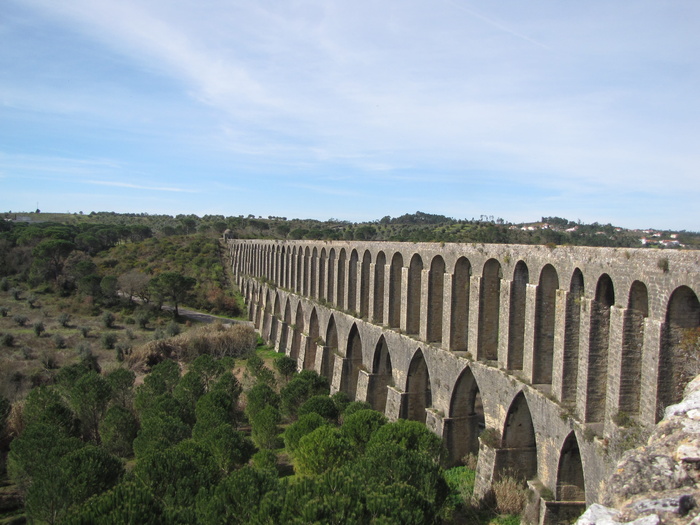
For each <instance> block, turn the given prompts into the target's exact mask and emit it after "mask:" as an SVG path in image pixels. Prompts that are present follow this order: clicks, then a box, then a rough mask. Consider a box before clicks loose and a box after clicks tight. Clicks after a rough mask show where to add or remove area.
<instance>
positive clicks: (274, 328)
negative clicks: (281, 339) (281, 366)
mask: <svg viewBox="0 0 700 525" xmlns="http://www.w3.org/2000/svg"><path fill="white" fill-rule="evenodd" d="M281 317H282V312H281V309H280V297H279V293H276V294H275V300H274V306H273V308H272V320H271V322H270V343H271V344H273V345H276V344H277V338H278V336H279V325H280V319H281Z"/></svg>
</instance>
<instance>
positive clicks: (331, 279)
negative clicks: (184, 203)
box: [326, 248, 336, 304]
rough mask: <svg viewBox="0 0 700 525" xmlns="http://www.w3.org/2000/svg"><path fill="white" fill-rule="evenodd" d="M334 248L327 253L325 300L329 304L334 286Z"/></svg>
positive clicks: (332, 297) (331, 300)
mask: <svg viewBox="0 0 700 525" xmlns="http://www.w3.org/2000/svg"><path fill="white" fill-rule="evenodd" d="M335 267H336V265H335V248H331V249H330V251H329V252H328V284H327V286H328V289H327V290H326V299H327V300H328V302H329V303H331V304H332V303H333V301H334V299H335V296H334V295H333V285H334V284H335Z"/></svg>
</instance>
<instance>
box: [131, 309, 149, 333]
mask: <svg viewBox="0 0 700 525" xmlns="http://www.w3.org/2000/svg"><path fill="white" fill-rule="evenodd" d="M134 320H135V321H136V324H137V325H139V328H143V329H145V328H146V327H147V326H148V322H149V321H150V316H149V315H148V313H146V312H138V313H136V315H134Z"/></svg>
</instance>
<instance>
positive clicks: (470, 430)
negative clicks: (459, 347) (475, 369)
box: [444, 367, 486, 463]
mask: <svg viewBox="0 0 700 525" xmlns="http://www.w3.org/2000/svg"><path fill="white" fill-rule="evenodd" d="M445 424H446V428H445V433H444V435H445V446H446V448H447V450H448V452H449V455H450V463H456V462H458V461H460V460H461V459H462V458H463V457H464V456H466V455H467V454H474V455H478V454H479V439H478V438H479V434H481V431H482V430H483V429H484V427H485V426H486V420H485V419H484V406H483V404H482V402H481V393H480V391H479V385H478V384H477V382H476V378H475V377H474V374H473V373H472V370H471V368H469V367H467V368H465V369H464V370H463V371H462V373H461V374H460V375H459V377H458V378H457V382H456V383H455V387H454V390H453V391H452V399H451V400H450V413H449V417H448V418H447V419H446V420H445Z"/></svg>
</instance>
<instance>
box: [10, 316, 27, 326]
mask: <svg viewBox="0 0 700 525" xmlns="http://www.w3.org/2000/svg"><path fill="white" fill-rule="evenodd" d="M12 320H13V321H14V322H15V323H17V325H18V326H24V325H26V324H27V323H28V322H29V317H27V316H26V315H19V314H17V315H15V316H14V317H13V318H12Z"/></svg>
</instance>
